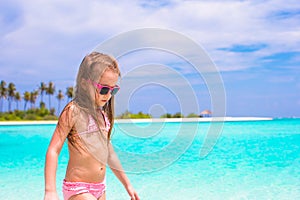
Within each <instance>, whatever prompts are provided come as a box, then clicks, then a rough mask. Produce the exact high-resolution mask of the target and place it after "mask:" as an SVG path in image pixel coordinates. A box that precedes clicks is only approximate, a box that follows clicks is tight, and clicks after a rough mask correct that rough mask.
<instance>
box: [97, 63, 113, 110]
mask: <svg viewBox="0 0 300 200" xmlns="http://www.w3.org/2000/svg"><path fill="white" fill-rule="evenodd" d="M118 78H119V76H118V74H117V73H116V72H114V71H112V70H110V69H106V70H105V71H104V72H103V74H102V76H101V77H100V79H99V81H98V83H99V84H100V85H102V86H108V87H114V86H116V84H117V82H118ZM96 91H97V92H96V94H95V103H96V106H97V107H99V106H104V105H105V104H106V103H107V102H108V101H109V99H110V98H111V91H109V92H108V93H107V94H104V95H101V94H100V93H99V92H100V89H98V88H96Z"/></svg>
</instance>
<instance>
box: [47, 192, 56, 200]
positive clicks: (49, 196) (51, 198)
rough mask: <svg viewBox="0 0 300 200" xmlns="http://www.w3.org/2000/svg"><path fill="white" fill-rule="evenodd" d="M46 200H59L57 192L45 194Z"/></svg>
mask: <svg viewBox="0 0 300 200" xmlns="http://www.w3.org/2000/svg"><path fill="white" fill-rule="evenodd" d="M44 200H59V198H58V194H57V192H45V197H44Z"/></svg>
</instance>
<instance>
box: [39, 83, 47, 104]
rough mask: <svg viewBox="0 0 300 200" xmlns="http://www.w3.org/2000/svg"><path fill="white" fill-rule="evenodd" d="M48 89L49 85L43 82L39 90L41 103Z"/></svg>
mask: <svg viewBox="0 0 300 200" xmlns="http://www.w3.org/2000/svg"><path fill="white" fill-rule="evenodd" d="M46 90H47V85H46V84H45V83H44V82H41V85H40V87H39V91H40V94H41V103H40V105H41V104H42V103H43V102H44V101H43V97H44V93H45V92H46Z"/></svg>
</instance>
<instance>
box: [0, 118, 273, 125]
mask: <svg viewBox="0 0 300 200" xmlns="http://www.w3.org/2000/svg"><path fill="white" fill-rule="evenodd" d="M269 120H273V118H271V117H203V118H150V119H116V120H115V123H152V122H234V121H269ZM55 124H57V120H49V121H0V126H1V125H3V126H4V125H55Z"/></svg>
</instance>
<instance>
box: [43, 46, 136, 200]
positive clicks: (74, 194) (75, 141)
mask: <svg viewBox="0 0 300 200" xmlns="http://www.w3.org/2000/svg"><path fill="white" fill-rule="evenodd" d="M119 77H120V70H119V68H118V64H117V62H116V60H114V59H113V58H111V57H110V56H107V55H104V54H101V53H97V52H93V53H91V54H89V55H87V56H86V57H85V58H84V59H83V61H82V63H81V65H80V68H79V71H78V75H77V79H76V87H75V97H74V99H73V101H71V102H70V103H68V104H67V105H66V107H65V108H64V110H63V111H62V113H61V115H60V117H59V119H58V123H57V126H56V129H55V131H54V133H53V136H52V139H51V142H50V145H49V148H48V151H47V155H46V164H45V198H44V199H45V200H58V199H59V198H58V194H57V191H56V169H57V161H58V155H59V153H60V151H61V149H62V146H63V144H64V141H65V140H66V138H67V139H68V150H69V162H68V167H67V171H66V175H65V179H64V180H63V195H64V199H65V200H68V199H69V200H78V199H93V200H95V199H98V200H105V199H106V197H105V190H106V184H105V180H106V178H105V177H106V176H105V172H106V164H108V165H109V167H110V168H111V170H112V171H113V173H114V174H115V175H116V177H117V178H118V179H119V180H120V182H121V183H122V184H123V185H124V187H125V189H126V190H127V192H128V194H129V196H130V198H131V199H133V200H139V197H138V195H137V193H136V192H135V190H134V189H133V187H132V186H131V184H130V182H129V180H128V178H127V176H126V174H125V173H124V171H123V170H122V166H121V164H120V161H119V159H118V157H117V155H116V153H115V151H114V149H113V146H112V144H111V142H110V136H111V132H112V128H113V125H114V120H113V115H114V95H115V94H116V93H117V92H118V90H119V89H120V87H119V86H117V85H116V83H117V82H118V79H119Z"/></svg>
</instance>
